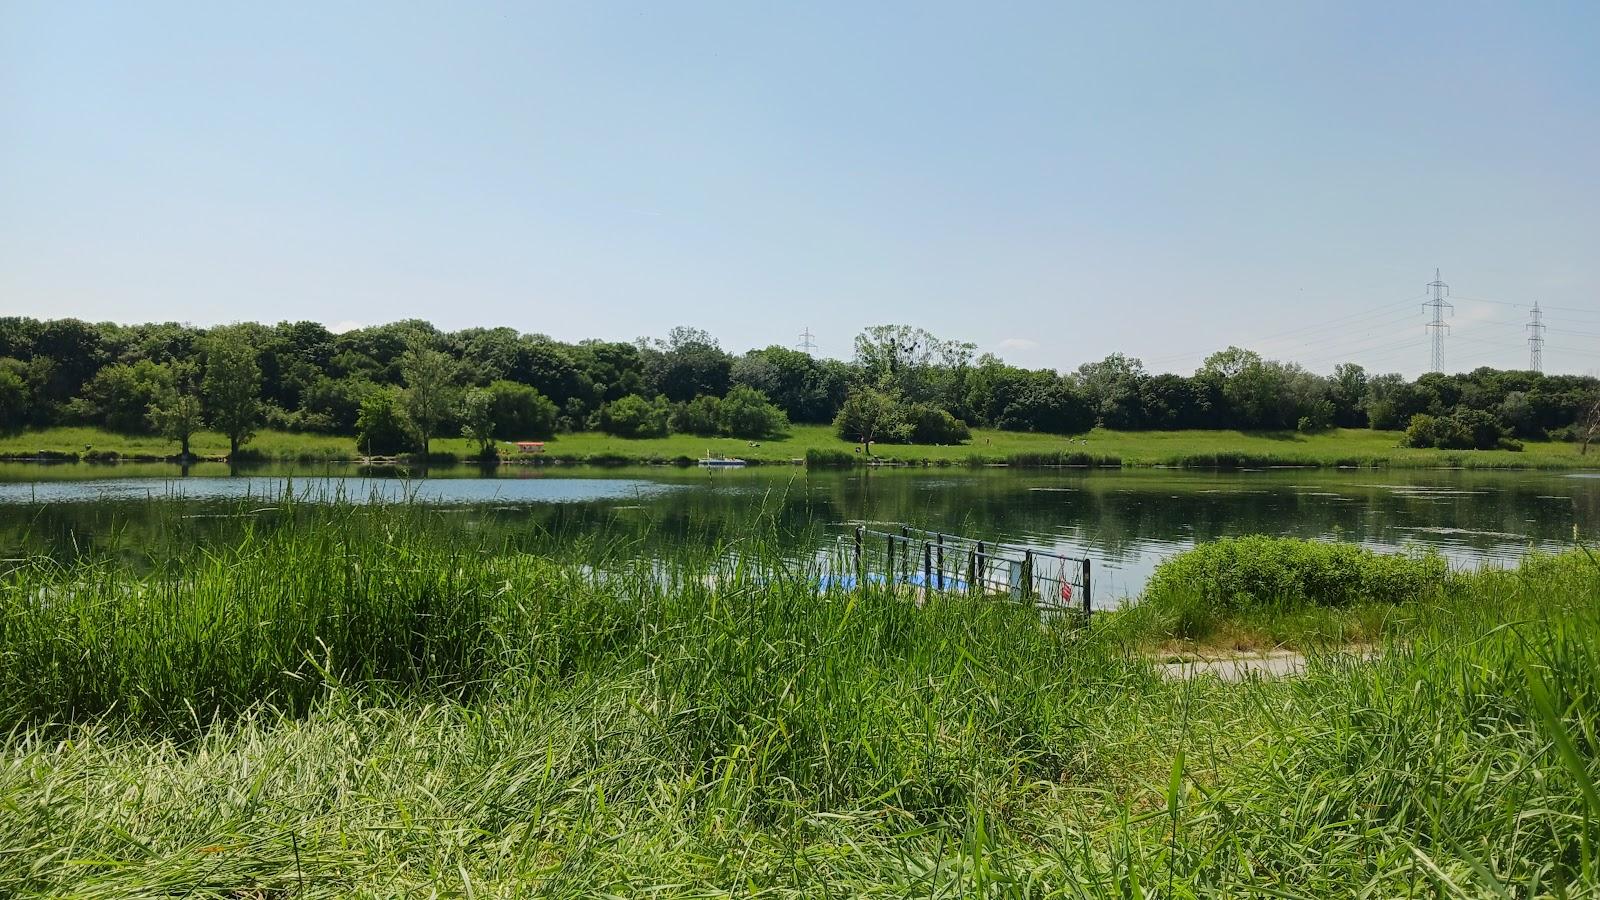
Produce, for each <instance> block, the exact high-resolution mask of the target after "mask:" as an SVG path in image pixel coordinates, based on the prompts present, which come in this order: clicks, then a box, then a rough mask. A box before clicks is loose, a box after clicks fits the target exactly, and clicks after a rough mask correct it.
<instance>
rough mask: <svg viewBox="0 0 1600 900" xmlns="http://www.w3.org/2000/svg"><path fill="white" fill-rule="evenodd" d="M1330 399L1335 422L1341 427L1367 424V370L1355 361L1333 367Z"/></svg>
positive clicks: (1357, 426) (1355, 426) (1358, 426)
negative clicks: (1365, 405)
mask: <svg viewBox="0 0 1600 900" xmlns="http://www.w3.org/2000/svg"><path fill="white" fill-rule="evenodd" d="M1331 382H1332V384H1331V391H1330V396H1329V399H1330V400H1331V401H1332V402H1333V424H1335V425H1338V426H1339V427H1341V428H1360V427H1361V426H1363V425H1365V424H1367V411H1366V409H1365V407H1364V403H1365V401H1366V399H1367V387H1368V379H1367V370H1366V369H1363V368H1362V367H1360V366H1358V365H1356V364H1355V363H1340V364H1338V365H1337V366H1334V367H1333V378H1332V379H1331Z"/></svg>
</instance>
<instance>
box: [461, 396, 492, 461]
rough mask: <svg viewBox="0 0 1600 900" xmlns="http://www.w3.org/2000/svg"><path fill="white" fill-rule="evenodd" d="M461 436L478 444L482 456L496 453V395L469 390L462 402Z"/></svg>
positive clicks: (485, 456)
mask: <svg viewBox="0 0 1600 900" xmlns="http://www.w3.org/2000/svg"><path fill="white" fill-rule="evenodd" d="M461 436H462V437H464V438H466V439H467V440H469V441H472V442H474V443H476V444H477V445H478V456H479V457H480V458H483V459H488V458H489V457H491V456H493V455H494V397H493V395H491V394H490V393H489V392H488V391H486V390H484V389H482V388H474V389H473V390H470V391H467V394H466V398H465V399H464V400H462V403H461Z"/></svg>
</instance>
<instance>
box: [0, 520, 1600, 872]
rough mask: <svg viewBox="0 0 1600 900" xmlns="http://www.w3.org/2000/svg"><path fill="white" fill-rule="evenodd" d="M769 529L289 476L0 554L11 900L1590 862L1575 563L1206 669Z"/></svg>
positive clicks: (1457, 588) (1531, 868)
mask: <svg viewBox="0 0 1600 900" xmlns="http://www.w3.org/2000/svg"><path fill="white" fill-rule="evenodd" d="M771 527H776V526H772V525H770V524H765V525H757V526H754V527H752V528H751V529H749V530H748V532H747V533H745V534H743V535H741V536H740V537H739V538H738V539H737V540H735V541H730V542H713V541H699V540H696V539H693V538H691V539H687V540H680V541H678V542H676V543H671V544H669V545H668V546H670V549H669V550H667V551H665V552H662V553H659V554H654V555H653V557H652V558H649V559H645V558H643V557H642V556H641V554H640V553H639V552H638V550H639V547H638V546H637V545H634V544H631V543H625V542H621V541H613V540H611V539H609V538H608V537H607V536H606V535H605V534H598V535H596V534H574V533H569V532H565V531H563V530H562V529H561V528H560V527H559V526H552V528H551V529H549V530H548V531H546V532H543V533H540V534H536V535H532V536H528V537H526V538H524V539H521V540H517V541H511V540H507V539H505V538H503V537H489V536H487V535H486V534H485V533H484V532H482V531H479V530H475V529H472V528H470V527H464V526H463V525H462V524H461V523H460V522H459V521H457V520H451V519H449V518H448V517H445V516H442V515H438V514H437V513H435V512H433V511H430V510H428V509H426V508H421V507H415V506H409V505H406V504H398V505H389V506H386V505H382V504H377V505H366V506H361V507H356V506H353V505H346V504H339V503H329V504H305V505H304V506H303V507H301V508H296V509H293V510H289V511H288V512H287V513H286V514H284V515H281V516H278V517H275V518H274V519H273V520H272V521H270V522H261V523H259V527H257V528H256V529H255V530H254V531H252V532H251V533H249V534H247V535H246V536H245V537H244V538H242V539H239V540H236V541H232V542H230V543H225V544H221V545H202V546H195V547H193V548H191V549H188V550H176V551H172V553H171V554H170V556H168V557H165V558H159V559H152V560H149V561H148V564H147V565H145V566H141V567H137V568H135V567H132V566H130V565H128V564H127V563H126V562H125V561H119V560H118V559H102V558H94V557H88V556H86V557H85V558H82V559H77V560H73V561H67V562H45V561H41V560H27V561H23V562H20V563H13V564H12V566H11V568H10V569H9V570H8V571H7V572H6V573H5V575H4V578H3V579H0V604H3V605H0V717H3V721H4V724H5V726H6V727H7V728H8V729H9V731H8V733H7V737H6V738H5V739H4V743H3V745H0V895H6V896H31V895H71V896H78V897H157V896H160V897H168V896H190V897H300V896H308V897H309V896H329V897H332V896H398V895H451V896H473V897H498V896H506V897H510V896H527V895H532V894H539V895H552V896H600V895H613V896H652V897H667V896H696V897H703V896H723V895H734V894H737V895H740V896H771V897H780V896H782V897H787V896H802V895H803V896H881V897H890V896H893V897H900V896H943V897H956V896H1017V897H1067V896H1104V895H1118V896H1199V895H1252V894H1254V895H1260V896H1304V897H1312V896H1316V897H1324V896H1350V895H1358V894H1363V893H1364V894H1365V895H1367V896H1441V895H1472V896H1478V895H1484V896H1488V895H1510V896H1558V895H1563V894H1564V895H1565V896H1582V895H1586V894H1591V893H1593V892H1594V891H1595V890H1596V889H1597V888H1600V870H1597V867H1600V851H1597V849H1596V848H1597V846H1600V845H1597V843H1596V841H1597V839H1600V824H1597V823H1600V800H1597V799H1596V795H1595V783H1596V781H1597V780H1600V763H1597V756H1600V687H1597V686H1596V679H1595V678H1594V672H1595V671H1596V667H1597V665H1600V616H1597V613H1600V600H1597V598H1600V575H1597V569H1596V568H1595V566H1593V565H1592V564H1590V563H1589V561H1588V560H1587V559H1586V558H1584V557H1582V556H1567V557H1556V558H1551V557H1539V558H1533V559H1530V560H1529V561H1527V562H1526V563H1525V564H1523V565H1522V566H1521V567H1519V568H1518V569H1516V570H1513V571H1505V572H1498V571H1486V572H1482V573H1476V574H1466V575H1461V576H1459V577H1454V578H1452V579H1451V580H1450V582H1449V584H1448V586H1447V587H1446V589H1445V590H1442V591H1440V592H1437V593H1435V594H1433V595H1430V596H1428V597H1426V598H1422V599H1418V600H1413V601H1411V602H1410V603H1408V604H1406V605H1405V608H1406V609H1407V610H1409V612H1408V618H1407V624H1406V626H1405V627H1404V628H1403V629H1399V628H1397V629H1391V630H1389V631H1387V632H1386V637H1385V641H1386V643H1385V645H1384V647H1383V652H1382V654H1381V655H1380V656H1379V657H1378V658H1377V659H1376V660H1371V661H1360V660H1356V659H1353V658H1351V657H1349V656H1345V655H1340V654H1338V653H1333V652H1329V653H1318V654H1315V655H1314V658H1313V660H1312V667H1311V670H1310V671H1309V672H1308V673H1307V674H1306V675H1305V676H1303V677H1301V678H1296V679H1286V680H1282V681H1255V682H1250V683H1246V684H1242V685H1223V684H1220V683H1216V682H1212V681H1197V682H1190V683H1172V682H1167V681H1163V680H1161V679H1160V678H1158V677H1157V676H1156V674H1155V672H1154V670H1153V669H1152V668H1151V666H1150V665H1149V663H1148V662H1147V661H1146V660H1145V659H1144V658H1143V657H1142V656H1141V655H1139V654H1137V653H1130V652H1129V651H1128V648H1129V646H1130V641H1137V640H1138V639H1140V637H1141V635H1140V634H1139V629H1141V628H1144V627H1147V625H1148V623H1145V624H1140V620H1138V619H1137V617H1133V616H1126V617H1124V616H1120V615H1112V616H1108V617H1105V618H1104V619H1101V620H1099V621H1096V622H1094V623H1091V624H1090V625H1088V626H1084V625H1082V624H1081V623H1077V622H1073V621H1068V620H1059V621H1057V620H1051V621H1041V620H1040V619H1039V618H1038V616H1037V614H1036V613H1034V612H1033V611H1031V610H1028V609H1024V608H1022V607H1020V606H1017V605H1014V604H1011V603H1008V602H1005V601H1000V600H995V599H992V598H984V597H969V596H964V595H959V596H934V597H928V598H922V599H923V600H924V602H923V603H922V604H921V605H919V604H918V603H916V602H913V600H914V599H916V598H913V597H910V596H907V595H905V594H897V593H895V592H893V591H888V590H868V591H864V592H859V593H823V594H818V593H817V591H816V590H815V589H814V587H813V582H812V581H811V579H810V574H811V573H810V570H809V569H808V567H807V566H806V565H801V564H799V563H796V562H795V561H794V560H792V559H786V558H784V557H782V556H781V555H780V554H778V552H777V549H776V548H777V547H778V546H779V542H778V541H777V540H775V538H774V536H773V535H772V534H771V533H769V532H768V531H767V530H766V529H769V528H771ZM629 540H630V541H632V540H636V539H635V538H631V537H630V538H629Z"/></svg>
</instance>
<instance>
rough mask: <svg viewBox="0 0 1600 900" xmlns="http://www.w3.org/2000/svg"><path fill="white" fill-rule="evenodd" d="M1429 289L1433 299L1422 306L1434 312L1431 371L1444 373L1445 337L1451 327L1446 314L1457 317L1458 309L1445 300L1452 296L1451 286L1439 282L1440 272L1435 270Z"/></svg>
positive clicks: (1430, 330) (1430, 328)
mask: <svg viewBox="0 0 1600 900" xmlns="http://www.w3.org/2000/svg"><path fill="white" fill-rule="evenodd" d="M1427 286H1428V288H1429V289H1430V290H1432V291H1433V299H1432V300H1429V301H1428V302H1427V303H1424V304H1422V308H1423V309H1428V310H1432V311H1433V320H1432V321H1431V322H1429V323H1428V324H1427V326H1426V327H1427V329H1428V331H1429V333H1430V334H1432V335H1433V368H1432V369H1430V370H1429V371H1433V372H1443V371H1444V335H1445V332H1447V331H1449V330H1450V326H1449V325H1446V324H1445V323H1444V314H1445V311H1446V310H1448V311H1449V312H1450V314H1451V315H1452V316H1453V315H1455V310H1456V308H1455V307H1454V306H1452V305H1451V303H1450V301H1448V300H1446V299H1445V298H1446V297H1448V296H1450V285H1448V284H1445V283H1444V282H1443V281H1440V280H1439V270H1438V269H1434V270H1433V280H1432V281H1430V282H1428V285H1427Z"/></svg>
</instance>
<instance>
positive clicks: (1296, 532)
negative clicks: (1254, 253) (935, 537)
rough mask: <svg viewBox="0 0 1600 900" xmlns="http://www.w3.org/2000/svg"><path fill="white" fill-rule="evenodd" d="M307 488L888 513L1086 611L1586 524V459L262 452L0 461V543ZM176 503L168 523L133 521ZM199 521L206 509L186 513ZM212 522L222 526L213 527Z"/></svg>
mask: <svg viewBox="0 0 1600 900" xmlns="http://www.w3.org/2000/svg"><path fill="white" fill-rule="evenodd" d="M289 490H292V491H294V493H295V494H296V495H297V496H300V497H302V498H306V499H311V500H318V499H324V498H328V497H333V496H342V497H344V498H346V499H349V500H353V501H356V502H369V501H372V500H374V499H381V500H402V499H404V500H410V501H413V502H419V503H427V504H434V505H437V506H439V507H440V508H442V509H446V510H449V511H451V512H452V513H455V514H459V515H460V516H461V517H462V518H461V521H462V522H463V526H464V527H486V528H496V527H498V528H507V529H511V528H517V527H522V526H523V525H525V524H526V523H528V522H548V521H550V520H552V519H553V518H558V519H560V520H561V521H562V522H563V524H565V525H568V526H574V525H575V526H576V527H577V528H578V529H580V530H581V529H583V528H589V527H592V528H594V529H596V530H597V531H598V530H602V529H606V530H610V531H612V532H614V531H615V530H616V529H619V528H620V529H635V530H636V531H637V533H638V534H640V535H642V536H645V539H644V540H641V541H640V548H641V549H640V552H642V553H648V547H649V544H650V542H651V541H669V540H673V539H676V538H679V537H682V536H684V535H693V536H694V538H695V539H704V538H706V537H712V538H725V539H726V538H732V537H737V536H738V535H739V534H741V533H742V532H744V531H746V530H748V528H749V526H750V524H751V523H752V521H753V520H754V519H755V517H758V516H770V517H773V518H775V519H776V520H777V521H778V522H779V524H780V525H781V526H782V528H781V529H780V530H781V532H782V533H792V534H794V535H796V537H795V538H794V539H793V540H794V543H795V546H793V547H792V548H791V549H792V551H793V552H794V553H795V554H796V555H799V556H804V555H807V554H809V553H811V552H813V551H814V550H815V549H816V548H817V546H818V545H819V544H820V543H821V542H824V541H826V540H828V537H827V535H828V534H829V533H835V534H837V533H843V532H844V531H845V529H846V528H847V527H848V525H849V524H850V523H856V522H861V521H869V522H907V523H911V524H914V525H918V526H921V527H925V528H929V529H934V530H942V531H947V532H952V533H960V534H966V535H969V536H973V537H978V538H982V539H986V540H1000V541H1011V542H1015V543H1019V544H1026V545H1030V546H1033V547H1037V548H1039V549H1049V550H1052V551H1055V552H1059V553H1064V554H1068V555H1087V556H1089V557H1091V558H1093V559H1094V561H1095V566H1096V569H1095V585H1096V586H1095V595H1096V605H1097V606H1114V605H1116V603H1117V602H1118V600H1119V599H1120V598H1122V597H1124V596H1129V595H1136V594H1137V593H1138V592H1139V590H1140V588H1141V586H1142V585H1143V583H1144V581H1145V579H1146V578H1148V577H1149V574H1150V572H1151V571H1152V570H1153V569H1154V567H1155V566H1156V564H1157V563H1159V562H1160V561H1161V560H1162V559H1165V558H1166V557H1168V556H1170V555H1171V554H1173V553H1175V552H1178V551H1180V550H1183V549H1185V548H1187V547H1190V546H1192V545H1193V544H1194V543H1195V542H1196V541H1203V540H1209V539H1212V538H1217V537H1224V536H1229V535H1242V534H1255V533H1261V534H1273V535H1293V536H1297V537H1305V538H1317V539H1323V540H1346V541H1355V542H1359V543H1361V544H1365V545H1368V546H1371V547H1376V548H1382V549H1399V548H1406V547H1431V548H1434V549H1437V550H1439V551H1440V552H1442V553H1443V554H1444V555H1445V556H1446V557H1448V558H1449V559H1450V560H1451V561H1452V562H1453V563H1455V564H1457V565H1480V564H1485V563H1490V564H1505V563H1511V562H1514V561H1515V560H1516V559H1518V558H1519V557H1520V556H1522V555H1523V554H1524V553H1526V552H1527V551H1528V550H1529V549H1539V550H1552V551H1554V550H1562V549H1567V548H1570V547H1571V546H1572V538H1573V529H1574V527H1575V526H1576V527H1577V529H1578V530H1579V531H1580V532H1581V533H1583V534H1584V535H1592V534H1593V533H1594V532H1595V528H1596V526H1597V525H1600V477H1596V475H1595V473H1577V474H1574V473H1559V472H1465V471H1441V470H1421V471H1394V472H1382V471H1377V472H1374V471H1324V470H1301V469H1294V470H1267V471H1245V472H1226V473H1223V472H1194V471H1176V470H1150V469H1139V470H1109V469H1100V470H1092V471H1082V470H1065V471H1031V470H1030V471H1023V470H1009V469H977V470H971V469H927V470H924V469H911V470H903V469H902V470H875V471H856V470H853V471H846V472H810V473H808V472H806V471H805V470H803V469H798V468H789V467H761V468H750V469H743V470H724V471H703V470H698V469H691V470H683V469H663V468H629V469H604V470H592V469H590V470H586V469H577V468H556V467H551V468H525V467H503V468H501V469H499V470H490V471H488V472H485V471H483V470H479V469H477V468H474V467H455V468H451V469H446V470H442V471H441V470H434V471H433V472H430V473H429V477H426V478H414V477H413V478H406V477H397V476H396V473H394V472H393V471H390V470H375V471H371V470H368V471H364V470H361V469H358V468H356V467H354V466H349V465H343V464H338V465H318V466H309V467H308V466H298V467H296V466H287V467H285V466H279V467H271V466H269V467H264V468H258V469H255V470H252V471H249V472H246V473H242V474H239V475H234V476H230V475H229V474H228V470H227V468H226V466H222V465H212V466H196V467H193V468H192V469H190V470H189V471H188V473H187V475H183V474H182V473H180V470H179V469H178V468H177V467H176V466H168V465H162V464H149V465H139V464H131V465H118V466H91V465H81V464H79V465H60V466H39V465H33V464H26V463H8V464H0V554H3V555H5V556H13V557H14V556H18V555H22V554H26V553H50V554H58V555H71V554H76V553H84V552H90V553H92V552H96V551H104V552H120V553H136V552H143V551H146V550H148V548H149V547H150V546H151V545H152V544H154V543H158V542H159V541H162V540H173V539H185V540H188V539H194V536H195V535H200V536H202V537H203V536H204V535H205V534H207V533H208V532H206V531H205V528H206V527H211V528H214V529H217V530H218V532H217V533H220V531H221V530H225V529H228V528H237V527H238V525H237V522H236V520H235V519H234V517H232V516H230V515H229V514H230V513H234V512H237V511H239V510H241V509H245V510H250V509H255V508H258V507H259V508H260V509H263V510H265V509H271V508H273V507H274V506H275V505H276V504H278V503H280V502H281V500H282V498H283V497H284V495H285V492H286V491H289ZM170 504H176V505H178V506H180V507H182V515H183V516H184V517H185V518H188V519H190V520H193V522H194V523H195V526H194V530H193V531H190V532H185V533H184V534H183V535H181V536H174V535H171V534H166V533H160V534H158V533H154V532H152V531H151V530H150V529H151V528H153V527H154V526H151V525H149V523H148V522H147V521H146V520H151V519H155V518H158V517H157V516H156V515H155V514H154V512H153V510H155V509H156V507H158V506H167V505H170ZM207 520H212V521H214V522H215V524H214V525H212V526H206V525H205V524H204V523H205V522H206V521H207ZM230 523H231V524H230Z"/></svg>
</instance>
